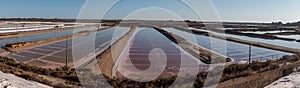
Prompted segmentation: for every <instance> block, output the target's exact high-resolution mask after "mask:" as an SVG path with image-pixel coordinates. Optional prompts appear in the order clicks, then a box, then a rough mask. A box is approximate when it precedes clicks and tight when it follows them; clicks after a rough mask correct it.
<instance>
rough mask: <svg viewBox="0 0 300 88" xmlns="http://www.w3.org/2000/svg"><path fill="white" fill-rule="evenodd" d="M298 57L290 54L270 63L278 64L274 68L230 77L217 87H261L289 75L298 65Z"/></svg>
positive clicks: (299, 65)
mask: <svg viewBox="0 0 300 88" xmlns="http://www.w3.org/2000/svg"><path fill="white" fill-rule="evenodd" d="M299 59H300V58H299V55H298V56H297V55H296V57H293V56H290V57H288V58H283V59H281V60H279V61H275V62H273V63H272V64H274V65H278V66H279V67H278V68H276V69H273V70H267V71H262V72H258V73H254V74H253V75H250V76H245V77H239V78H234V79H230V80H227V81H224V82H221V83H219V84H218V87H217V88H263V87H265V86H267V85H269V84H271V83H273V82H274V81H276V80H277V79H279V78H281V77H284V76H287V75H289V74H290V73H292V72H293V71H294V70H295V69H297V68H298V67H300V61H299ZM270 74H272V75H270Z"/></svg>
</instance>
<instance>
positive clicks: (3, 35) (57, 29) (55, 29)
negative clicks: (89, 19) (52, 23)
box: [0, 26, 88, 39]
mask: <svg viewBox="0 0 300 88" xmlns="http://www.w3.org/2000/svg"><path fill="white" fill-rule="evenodd" d="M83 27H88V26H80V27H67V28H52V29H47V30H36V31H27V32H17V33H7V34H1V35H0V39H3V38H11V37H20V36H26V35H34V34H42V33H48V32H60V31H65V30H76V29H78V28H83Z"/></svg>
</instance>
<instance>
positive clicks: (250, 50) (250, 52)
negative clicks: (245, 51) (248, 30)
mask: <svg viewBox="0 0 300 88" xmlns="http://www.w3.org/2000/svg"><path fill="white" fill-rule="evenodd" d="M251 46H252V45H251V44H250V45H249V64H250V63H251V51H252V50H251Z"/></svg>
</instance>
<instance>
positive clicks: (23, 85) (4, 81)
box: [0, 71, 51, 88]
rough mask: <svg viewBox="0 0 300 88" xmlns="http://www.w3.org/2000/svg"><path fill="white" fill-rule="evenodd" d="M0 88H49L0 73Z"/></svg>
mask: <svg viewBox="0 0 300 88" xmlns="http://www.w3.org/2000/svg"><path fill="white" fill-rule="evenodd" d="M0 88H51V87H50V86H47V85H44V84H41V83H38V82H34V81H28V80H25V79H23V78H20V77H17V76H15V75H13V74H6V73H3V72H1V71H0Z"/></svg>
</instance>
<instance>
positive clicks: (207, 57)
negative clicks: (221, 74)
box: [154, 27, 232, 64]
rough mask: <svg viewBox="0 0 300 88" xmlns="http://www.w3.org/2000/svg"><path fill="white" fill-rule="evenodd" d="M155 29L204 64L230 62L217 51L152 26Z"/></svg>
mask: <svg viewBox="0 0 300 88" xmlns="http://www.w3.org/2000/svg"><path fill="white" fill-rule="evenodd" d="M154 29H156V30H157V31H159V32H160V33H162V34H163V35H164V36H166V37H167V38H169V39H170V40H171V41H173V42H174V43H176V44H178V45H179V46H180V47H181V48H183V49H184V50H186V51H187V52H189V53H190V54H192V55H193V56H195V57H196V58H198V59H199V60H201V61H202V62H204V63H206V64H211V63H224V62H230V61H232V60H231V59H229V58H227V57H226V56H223V55H220V54H218V53H215V52H213V51H211V50H207V49H205V48H203V47H200V46H198V45H195V44H193V43H191V42H189V41H187V40H185V39H184V38H182V37H180V36H178V35H174V34H172V33H169V32H167V31H165V30H164V29H162V28H159V27H154ZM212 58H216V59H217V60H212Z"/></svg>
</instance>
